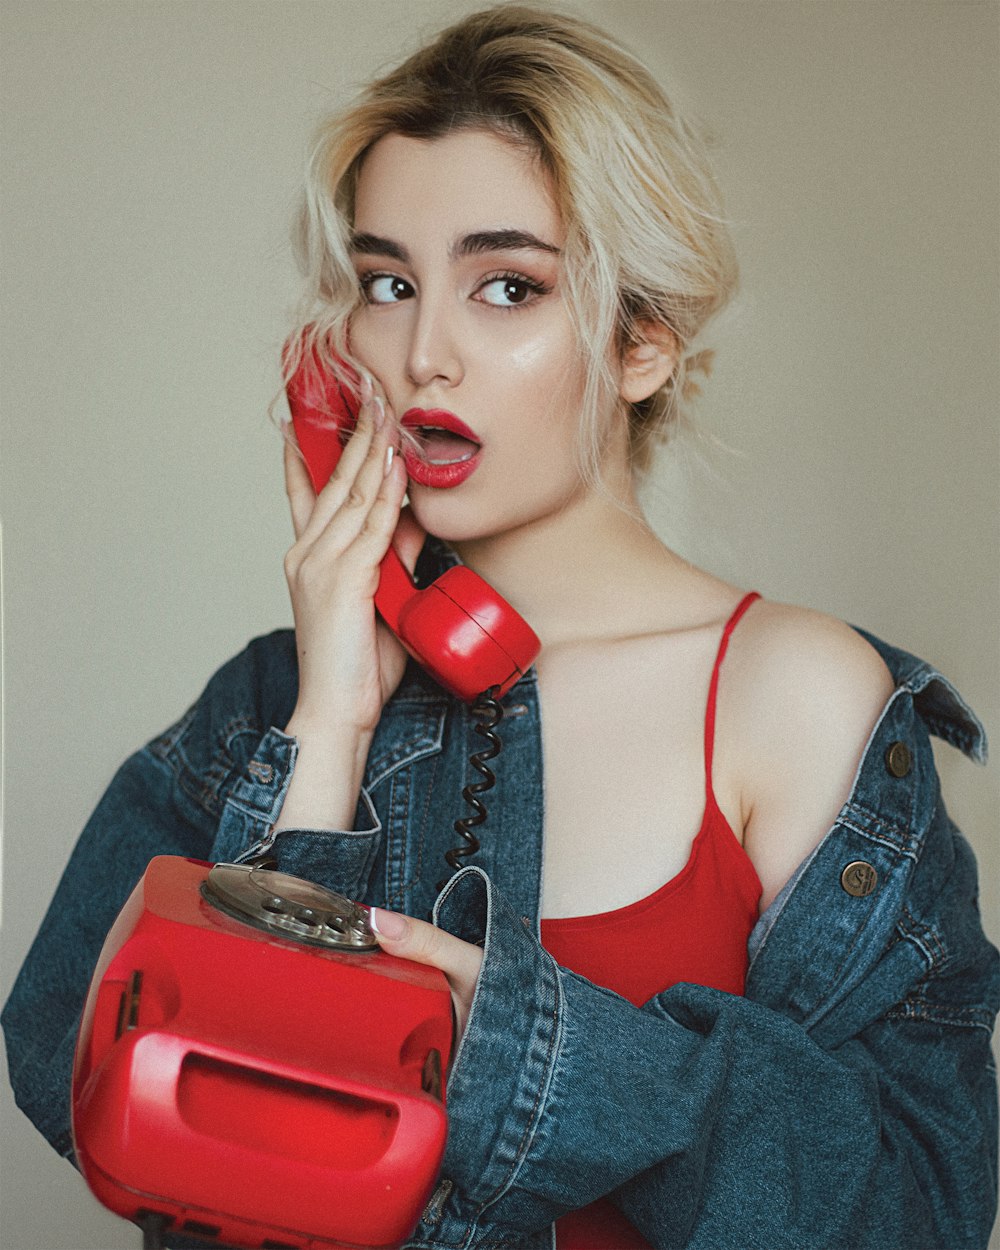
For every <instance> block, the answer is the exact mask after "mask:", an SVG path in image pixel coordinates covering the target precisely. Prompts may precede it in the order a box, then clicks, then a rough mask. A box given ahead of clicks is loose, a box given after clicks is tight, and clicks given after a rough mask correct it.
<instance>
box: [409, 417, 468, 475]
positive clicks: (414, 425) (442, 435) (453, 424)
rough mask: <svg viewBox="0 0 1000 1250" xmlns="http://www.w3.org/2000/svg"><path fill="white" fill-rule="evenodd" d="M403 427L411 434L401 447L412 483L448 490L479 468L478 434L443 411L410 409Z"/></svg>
mask: <svg viewBox="0 0 1000 1250" xmlns="http://www.w3.org/2000/svg"><path fill="white" fill-rule="evenodd" d="M400 424H401V425H402V426H403V428H404V429H405V430H407V431H408V432H409V434H410V436H411V437H410V438H409V439H407V440H406V441H404V443H403V446H402V448H401V451H402V454H403V459H404V460H405V461H406V471H407V473H408V474H409V475H410V481H411V482H415V483H416V484H417V485H418V486H431V487H434V488H435V489H436V490H447V489H448V488H449V487H452V486H459V485H460V484H461V483H462V482H464V481H465V480H466V479H467V478H468V477H470V476H471V475H472V474H473V473H474V472H475V471H476V469H477V468H478V466H479V459H480V452H481V450H482V446H481V444H480V442H479V439H478V438H477V437H476V435H475V433H474V432H473V431H472V430H470V429H469V427H468V426H467V425H466V424H465V422H464V421H460V420H459V419H458V417H456V416H455V414H454V413H453V412H448V411H447V410H446V409H444V408H410V409H409V410H408V411H407V412H404V413H403V417H402V420H401V422H400Z"/></svg>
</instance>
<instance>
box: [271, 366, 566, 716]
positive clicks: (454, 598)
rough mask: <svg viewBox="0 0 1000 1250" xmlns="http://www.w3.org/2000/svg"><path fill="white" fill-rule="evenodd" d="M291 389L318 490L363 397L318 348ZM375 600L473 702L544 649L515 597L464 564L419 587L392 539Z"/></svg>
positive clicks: (436, 673) (413, 648)
mask: <svg viewBox="0 0 1000 1250" xmlns="http://www.w3.org/2000/svg"><path fill="white" fill-rule="evenodd" d="M286 394H287V396H288V407H289V409H290V411H291V414H292V424H293V426H294V428H295V436H296V438H297V439H298V444H299V449H300V450H301V452H302V455H303V457H304V459H305V462H306V467H307V468H308V470H309V475H310V477H311V478H312V483H313V486H314V487H315V489H316V490H317V491H319V490H321V489H322V488H323V487H324V486H325V485H326V483H327V481H328V480H329V478H330V474H331V473H332V472H333V470H334V467H335V466H336V464H337V461H338V460H339V459H340V453H341V451H342V450H343V444H342V442H341V431H342V430H351V429H353V428H354V424H355V422H356V420H357V414H358V403H357V401H356V400H355V399H354V397H353V395H351V394H350V393H349V391H348V390H347V388H346V387H344V386H342V385H341V383H340V382H339V381H338V379H337V378H336V377H334V376H333V375H332V374H331V373H330V372H329V371H328V370H326V369H324V368H323V366H322V365H321V364H320V362H319V360H318V359H317V358H316V355H315V353H314V352H311V351H303V352H302V358H301V363H300V364H299V365H298V367H297V368H296V370H295V372H294V373H293V375H292V377H291V378H290V379H289V380H288V383H287V386H286ZM375 607H376V608H377V609H378V611H379V614H380V616H381V617H382V619H383V620H384V621H385V623H386V624H387V625H388V626H389V628H390V629H391V630H392V632H393V633H394V634H395V635H396V636H397V637H398V638H399V641H400V642H401V643H402V644H403V646H404V647H405V648H406V650H407V651H408V652H409V653H410V655H412V656H413V658H414V659H415V660H416V661H417V663H418V664H420V665H421V666H422V667H423V668H425V669H426V670H427V672H428V673H430V675H431V676H432V677H433V678H434V679H435V680H436V681H437V682H439V683H440V684H441V685H442V686H444V688H445V689H446V690H448V691H450V692H451V693H452V694H454V695H457V696H458V697H459V698H460V699H464V700H465V701H466V702H469V703H471V702H473V701H474V700H475V699H476V698H477V697H478V696H479V695H480V694H482V693H483V692H484V691H486V690H489V689H490V688H491V687H493V686H497V687H499V690H498V695H502V694H505V693H506V692H507V691H508V690H509V689H510V688H511V686H513V685H514V683H515V682H516V681H517V680H518V678H519V677H521V676H523V674H524V673H525V672H526V671H527V669H528V668H530V666H531V664H532V663H533V662H534V660H535V657H536V656H537V655H538V652H539V650H540V649H541V643H540V642H539V640H538V638H537V636H536V634H535V633H534V631H533V630H532V629H531V627H530V626H529V625H528V624H527V623H526V622H525V621H524V620H522V618H521V617H520V616H518V614H517V613H516V612H515V611H514V609H513V608H512V607H511V606H510V604H509V603H508V602H507V601H506V600H505V599H503V598H502V597H501V596H500V595H498V594H497V592H496V591H495V590H494V589H493V587H492V586H490V585H488V584H487V583H486V582H484V581H483V579H482V578H481V577H480V576H479V575H478V574H476V573H473V571H472V570H471V569H468V568H466V567H465V566H464V565H457V566H455V567H454V568H450V569H446V570H445V571H444V573H442V574H441V576H440V577H438V578H437V580H436V581H434V582H432V583H431V585H429V586H427V587H425V588H424V589H422V590H418V589H417V587H416V586H415V585H414V584H413V580H412V579H411V577H410V575H409V573H408V572H407V571H406V568H405V567H404V565H403V562H402V560H400V558H399V556H398V555H397V554H396V552H395V550H394V549H393V548H392V547H390V548H389V551H388V553H387V554H386V557H385V559H384V560H383V561H382V570H381V577H380V580H379V586H378V590H377V591H376V592H375Z"/></svg>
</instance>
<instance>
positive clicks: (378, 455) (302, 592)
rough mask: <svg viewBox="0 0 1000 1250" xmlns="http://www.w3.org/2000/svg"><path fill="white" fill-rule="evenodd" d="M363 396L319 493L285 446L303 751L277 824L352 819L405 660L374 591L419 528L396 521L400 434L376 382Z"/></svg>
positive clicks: (419, 538) (410, 557)
mask: <svg viewBox="0 0 1000 1250" xmlns="http://www.w3.org/2000/svg"><path fill="white" fill-rule="evenodd" d="M363 397H364V399H365V401H366V402H365V403H363V404H362V407H361V411H360V413H359V418H358V424H357V428H356V430H355V432H354V434H353V435H352V436H351V438H350V439H349V441H348V443H347V446H346V447H345V449H344V452H343V454H342V455H341V457H340V459H339V461H338V463H337V466H336V468H335V469H334V471H333V474H332V475H331V477H330V480H329V482H328V483H327V485H326V486H325V487H324V488H323V489H322V490H321V491H320V492H319V495H316V494H315V493H314V491H313V489H312V486H311V484H310V480H309V474H308V472H307V470H306V467H305V465H304V463H303V462H302V458H301V456H300V455H299V453H298V451H297V449H296V448H295V447H294V446H293V445H292V444H291V443H290V442H287V443H286V445H285V483H286V489H287V492H288V499H289V504H290V506H291V513H292V525H293V528H294V530H295V543H294V544H293V546H292V547H291V549H290V550H289V552H288V554H287V556H286V558H285V575H286V577H287V580H288V588H289V593H290V595H291V600H292V610H293V613H294V617H295V639H296V652H297V655H298V669H299V685H298V699H297V701H296V704H295V708H294V710H293V712H292V716H291V719H290V720H289V722H288V725H287V727H286V729H287V732H288V734H289V735H291V736H292V737H294V738H295V739H296V741H297V744H298V755H297V759H296V766H295V774H294V776H293V779H292V783H291V785H290V787H289V790H288V793H287V795H286V796H285V800H284V804H283V806H282V809H281V812H280V814H279V816H278V819H277V821H276V824H275V829H276V830H282V829H286V828H312V829H324V828H326V829H343V828H348V827H349V825H350V822H351V821H352V819H353V817H354V812H355V809H356V807H357V802H358V795H359V793H360V789H361V780H362V777H363V775H364V769H365V761H366V760H367V758H368V750H369V748H370V746H371V740H372V735H373V733H374V731H375V726H376V725H377V724H378V720H379V717H380V715H381V713H382V708H383V706H384V704H385V701H386V699H388V698H389V696H390V695H391V694H392V692H393V691H394V690H395V689H396V687H397V686H398V685H399V682H400V680H401V678H402V675H403V669H404V666H405V663H406V654H405V652H404V651H403V648H402V646H401V645H400V644H399V642H398V641H397V640H396V639H395V638H394V637H393V635H392V634H391V633H390V631H389V630H388V629H387V628H386V627H385V626H384V625H383V624H382V623H381V622H380V621H378V619H377V617H376V613H375V604H374V595H375V591H376V589H377V588H378V582H379V564H380V562H381V560H382V559H383V557H384V556H385V554H386V551H387V550H388V548H389V544H390V543H391V542H392V541H393V537H394V534H396V535H397V537H396V542H397V549H399V550H400V553H401V555H402V556H403V558H404V561H405V562H406V563H407V564H409V565H410V566H412V565H413V563H414V562H415V560H416V557H417V555H418V554H419V551H420V547H421V545H422V542H423V534H422V532H421V531H420V529H419V527H418V526H417V525H416V522H415V521H413V520H412V518H410V517H409V516H407V517H405V518H403V523H402V525H400V507H401V505H402V501H403V495H404V493H405V490H406V473H405V471H404V469H403V467H402V463H401V460H400V459H399V458H396V457H395V455H394V453H395V447H396V438H395V435H394V433H393V432H392V430H391V426H390V423H389V422H387V421H386V419H385V408H384V405H383V402H382V400H381V398H379V397H374V398H373V397H372V393H371V387H370V386H368V387H366V389H365V390H364V392H363ZM397 531H398V533H397Z"/></svg>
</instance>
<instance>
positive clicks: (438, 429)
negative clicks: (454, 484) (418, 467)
mask: <svg viewBox="0 0 1000 1250" xmlns="http://www.w3.org/2000/svg"><path fill="white" fill-rule="evenodd" d="M414 432H415V433H416V435H417V437H418V438H419V439H420V441H421V442H422V443H424V444H425V446H424V448H423V452H422V459H423V460H424V461H425V462H426V463H427V464H430V465H435V466H443V465H449V464H463V463H464V462H465V461H466V460H471V459H472V457H473V456H474V455H475V454H476V452H477V451H478V450H479V444H478V443H475V442H473V441H472V440H471V439H467V438H464V437H463V436H462V435H460V434H455V433H454V431H453V430H449V429H447V428H446V427H444V426H441V425H418V426H415V427H414ZM441 436H443V437H444V438H446V439H449V440H450V439H457V440H459V441H460V442H461V443H462V444H464V446H463V448H462V450H461V452H460V454H458V455H455V456H430V455H428V454H427V452H428V447H427V446H426V444H427V443H430V442H432V441H433V440H434V439H435V438H437V437H441Z"/></svg>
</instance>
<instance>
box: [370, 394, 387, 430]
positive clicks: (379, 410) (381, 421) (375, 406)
mask: <svg viewBox="0 0 1000 1250" xmlns="http://www.w3.org/2000/svg"><path fill="white" fill-rule="evenodd" d="M372 411H373V412H374V414H375V428H376V430H380V429H381V428H382V426H383V425H385V404H383V403H382V397H381V395H376V396H375V398H374V399H373V400H372Z"/></svg>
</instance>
